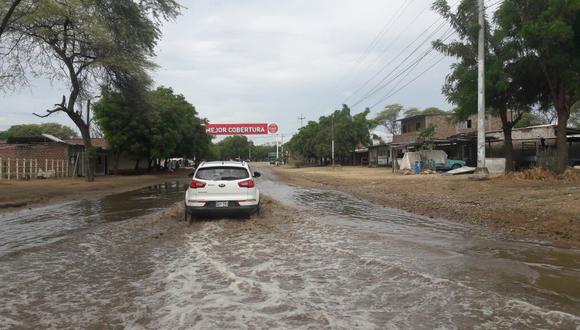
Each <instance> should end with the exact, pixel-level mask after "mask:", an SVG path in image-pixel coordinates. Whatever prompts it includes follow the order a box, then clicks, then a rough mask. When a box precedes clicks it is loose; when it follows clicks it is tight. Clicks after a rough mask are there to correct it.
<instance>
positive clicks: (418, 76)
mask: <svg viewBox="0 0 580 330" xmlns="http://www.w3.org/2000/svg"><path fill="white" fill-rule="evenodd" d="M446 57H447V56H441V58H440V59H439V60H438V61H436V62H435V63H433V64H432V65H431V66H429V67H428V68H427V69H425V70H424V71H423V72H421V73H420V74H418V75H417V76H416V77H415V78H413V79H411V81H409V82H407V83H406V84H405V85H403V86H402V87H401V88H399V89H397V90H396V91H394V92H392V93H390V94H388V95H387V96H385V97H383V98H381V99H380V100H379V101H378V102H377V103H375V104H373V105H372V106H371V107H370V108H371V109H372V108H374V107H376V106H377V105H379V104H381V103H383V102H384V101H386V100H388V99H389V98H390V97H392V96H394V95H396V94H397V93H399V92H400V91H402V90H403V89H405V88H406V87H407V86H409V85H411V84H412V83H414V82H415V81H417V79H419V78H421V77H422V76H423V75H425V73H427V72H429V71H430V70H431V69H433V68H434V67H435V66H437V64H439V63H441V62H442V61H443V60H444V59H445V58H446Z"/></svg>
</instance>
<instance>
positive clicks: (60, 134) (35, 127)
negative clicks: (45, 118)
mask: <svg viewBox="0 0 580 330" xmlns="http://www.w3.org/2000/svg"><path fill="white" fill-rule="evenodd" d="M41 134H50V135H53V136H55V137H57V138H59V139H63V140H66V139H71V138H73V137H76V136H77V134H76V132H75V131H74V130H73V129H72V128H70V127H68V126H64V125H61V124H58V123H45V124H40V125H39V124H24V125H13V126H10V128H9V129H7V130H6V131H4V132H0V139H8V138H11V137H29V136H39V135H41Z"/></svg>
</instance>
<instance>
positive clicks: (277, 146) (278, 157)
mask: <svg viewBox="0 0 580 330" xmlns="http://www.w3.org/2000/svg"><path fill="white" fill-rule="evenodd" d="M278 159H280V152H279V145H278V134H276V161H278Z"/></svg>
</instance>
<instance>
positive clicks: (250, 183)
mask: <svg viewBox="0 0 580 330" xmlns="http://www.w3.org/2000/svg"><path fill="white" fill-rule="evenodd" d="M238 186H240V187H241V188H254V187H255V186H256V184H255V183H254V180H253V179H250V180H246V181H241V182H238Z"/></svg>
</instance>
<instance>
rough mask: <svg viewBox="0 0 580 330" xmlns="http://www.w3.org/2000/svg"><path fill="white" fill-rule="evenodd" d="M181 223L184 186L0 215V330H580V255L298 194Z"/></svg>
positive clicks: (352, 201) (323, 194)
mask: <svg viewBox="0 0 580 330" xmlns="http://www.w3.org/2000/svg"><path fill="white" fill-rule="evenodd" d="M259 185H260V187H261V189H262V192H263V193H264V194H266V195H268V196H269V197H268V198H267V200H266V202H265V207H264V213H263V214H262V215H261V216H260V217H253V218H251V219H200V220H198V221H196V222H195V223H193V224H191V225H188V224H186V223H184V222H180V221H178V219H181V218H182V211H183V208H182V206H181V203H180V202H179V201H180V200H181V198H182V196H183V189H184V185H183V182H170V183H167V184H166V185H161V186H156V187H151V188H148V189H141V190H138V191H134V192H129V193H123V194H117V195H112V196H109V197H105V198H101V199H96V200H85V201H79V202H73V203H67V204H60V205H52V206H47V207H43V208H37V209H32V210H26V211H20V212H16V213H2V214H0V328H11V329H21V328H22V329H24V328H89V329H90V328H92V329H102V328H133V329H158V328H164V329H190V328H200V329H216V328H242V329H245V328H248V329H256V328H283V329H288V328H313V329H320V328H332V329H337V328H338V329H352V328H361V329H375V328H380V329H384V328H387V329H397V328H401V329H433V328H438V329H470V328H480V329H489V328H495V329H526V328H529V329H536V328H544V329H580V251H579V250H573V249H568V250H567V249H559V248H555V247H552V246H549V245H546V244H543V243H542V242H533V241H513V240H506V239H503V238H501V237H497V236H494V235H493V234H491V233H486V232H483V233H482V232H481V229H480V228H478V227H470V226H465V225H460V224H456V223H451V222H446V221H442V220H436V221H434V220H432V219H429V218H425V217H421V216H417V215H413V214H410V213H406V212H403V211H400V210H396V209H389V208H384V207H380V206H377V205H374V204H371V203H369V202H366V201H364V200H360V199H357V198H354V197H352V196H351V195H348V194H344V193H340V192H329V191H320V190H315V189H306V188H302V187H296V186H289V185H287V184H284V183H282V182H279V181H278V180H277V179H276V178H275V177H274V176H273V175H272V174H271V173H268V172H266V173H265V175H264V177H263V178H261V179H260V182H259Z"/></svg>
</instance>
